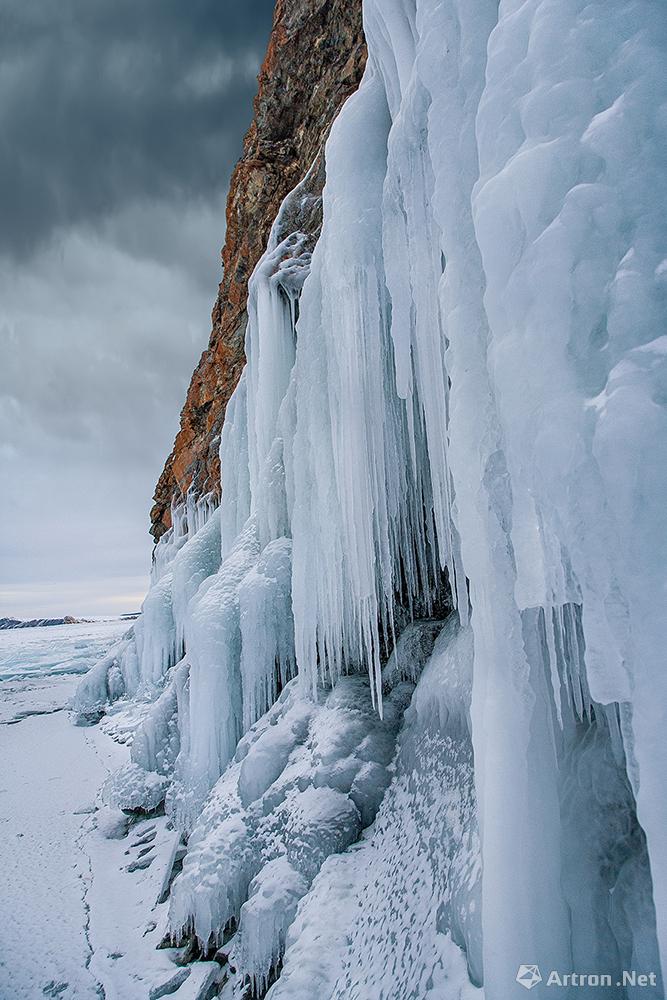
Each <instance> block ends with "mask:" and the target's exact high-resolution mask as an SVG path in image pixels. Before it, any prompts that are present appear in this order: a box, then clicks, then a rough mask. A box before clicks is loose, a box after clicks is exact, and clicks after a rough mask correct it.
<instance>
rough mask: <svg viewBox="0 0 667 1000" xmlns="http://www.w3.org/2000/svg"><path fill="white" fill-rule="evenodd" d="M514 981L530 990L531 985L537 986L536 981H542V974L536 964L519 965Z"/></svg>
mask: <svg viewBox="0 0 667 1000" xmlns="http://www.w3.org/2000/svg"><path fill="white" fill-rule="evenodd" d="M516 981H517V983H519V984H520V985H521V986H525V988H526V989H527V990H532V988H533V986H537V984H538V983H541V982H542V976H541V975H540V970H539V968H538V967H537V966H536V965H520V966H519V971H518V972H517V974H516Z"/></svg>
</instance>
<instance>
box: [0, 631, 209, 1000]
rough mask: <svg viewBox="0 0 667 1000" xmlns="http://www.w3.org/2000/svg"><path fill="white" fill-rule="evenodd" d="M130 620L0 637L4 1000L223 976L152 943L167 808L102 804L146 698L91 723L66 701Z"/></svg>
mask: <svg viewBox="0 0 667 1000" xmlns="http://www.w3.org/2000/svg"><path fill="white" fill-rule="evenodd" d="M127 628H128V623H127V622H119V621H114V622H97V623H91V624H86V625H74V626H57V627H50V628H35V629H21V630H19V631H17V632H7V633H2V634H0V760H1V761H2V767H1V769H0V871H1V872H2V879H3V885H2V891H1V892H0V1000H41V998H43V997H51V998H57V1000H93V998H98V1000H99V998H100V997H103V998H105V1000H148V998H149V996H151V995H160V988H161V987H164V986H165V985H166V984H168V983H169V984H170V987H169V992H170V993H171V994H172V995H176V996H177V997H178V1000H186V998H188V997H195V996H197V995H198V994H199V993H200V989H201V987H204V988H205V985H206V983H207V982H208V983H209V984H210V982H211V981H212V979H213V977H215V976H217V974H218V971H219V966H217V965H216V964H215V963H211V962H201V963H198V964H197V966H196V967H194V968H192V969H191V968H183V969H182V968H180V967H179V966H177V965H176V964H175V963H176V960H177V959H178V957H179V952H178V951H177V950H175V949H159V950H158V949H157V945H158V944H159V942H160V940H161V938H162V937H163V935H164V926H165V921H166V908H167V904H166V902H163V903H161V904H158V902H157V901H158V898H159V897H161V896H162V894H163V892H164V883H165V878H168V874H169V873H170V872H171V870H172V867H173V861H174V855H175V853H176V851H177V850H178V846H179V837H178V835H177V834H175V833H174V831H173V829H171V828H170V826H169V825H168V821H167V819H166V817H164V816H161V817H152V818H146V819H140V818H139V819H137V821H136V822H134V823H130V821H129V819H128V818H127V817H124V816H123V815H122V814H119V813H118V812H114V811H111V810H109V809H108V808H106V807H105V806H104V804H103V802H102V797H101V794H100V789H101V787H102V786H103V784H104V781H105V779H106V778H107V776H108V775H109V773H110V772H111V771H114V770H116V769H117V768H118V767H120V766H121V765H122V764H124V763H126V762H127V759H128V749H129V745H130V743H131V737H132V732H133V730H134V728H135V727H136V725H137V723H138V721H139V719H140V718H141V716H142V712H141V706H137V705H136V704H135V705H133V706H132V707H129V706H127V705H126V704H124V703H122V702H121V703H119V704H118V705H116V706H114V709H115V710H112V711H111V712H110V713H109V715H108V716H107V717H106V718H105V719H104V721H103V723H102V724H101V725H99V726H90V727H86V726H76V725H73V724H72V719H71V717H70V714H69V712H68V711H67V705H68V703H69V701H70V699H71V697H72V695H73V694H74V691H75V689H76V686H77V683H78V682H79V680H80V675H81V673H82V672H84V671H86V670H88V669H89V668H90V666H91V665H92V664H93V663H94V662H95V660H96V659H97V658H98V657H99V656H101V655H103V654H104V653H105V652H106V649H107V648H108V647H109V646H110V645H111V644H112V643H113V642H114V641H115V640H116V639H117V638H118V637H119V636H120V635H122V634H123V633H124V632H125V631H126V630H127ZM178 984H181V985H180V987H179V985H178ZM176 990H178V992H177V993H176V992H175V991H176Z"/></svg>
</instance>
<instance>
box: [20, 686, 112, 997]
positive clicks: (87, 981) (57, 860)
mask: <svg viewBox="0 0 667 1000" xmlns="http://www.w3.org/2000/svg"><path fill="white" fill-rule="evenodd" d="M69 687H70V691H71V688H72V687H73V682H72V681H71V680H70V684H69ZM66 692H67V685H64V684H63V683H62V682H58V683H57V693H58V698H59V699H60V698H62V696H63V695H65V694H66ZM3 693H4V692H3ZM125 753H126V751H125V750H124V748H122V747H120V746H119V745H118V744H115V743H113V742H112V741H111V740H110V739H108V737H106V736H105V735H104V734H103V733H101V732H100V731H98V730H97V729H82V728H76V727H74V726H72V725H71V723H70V721H69V719H68V716H67V712H65V711H62V710H60V711H56V712H53V713H52V714H46V715H33V716H31V717H30V718H26V719H24V720H23V721H21V722H19V723H17V724H14V725H12V724H7V723H4V724H2V725H0V759H1V760H2V777H0V831H1V833H0V869H1V870H2V873H3V875H2V877H3V887H2V904H1V909H2V919H1V920H0V998H1V1000H36V998H38V997H42V996H46V997H58V998H59V1000H70V998H75V997H76V1000H89V998H96V997H99V996H100V993H99V991H98V989H97V981H96V979H95V976H94V975H93V973H92V971H91V970H90V969H89V963H90V957H91V946H90V941H89V937H88V906H87V899H86V897H87V893H88V890H89V887H90V866H89V861H88V857H87V854H86V851H85V847H84V841H85V838H86V836H87V835H88V831H89V828H90V826H91V820H92V815H93V814H92V812H91V810H92V809H93V808H94V806H93V803H94V801H95V797H96V795H97V791H98V789H99V786H100V784H101V783H102V781H103V780H104V778H105V776H106V774H107V772H108V770H109V769H110V768H111V767H113V766H115V765H116V764H117V763H119V762H120V761H119V758H122V757H123V756H124V755H125Z"/></svg>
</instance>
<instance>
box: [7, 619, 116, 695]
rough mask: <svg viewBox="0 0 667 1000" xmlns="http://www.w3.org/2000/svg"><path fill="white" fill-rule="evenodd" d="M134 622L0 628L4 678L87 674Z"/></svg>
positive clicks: (114, 620) (15, 678) (98, 622)
mask: <svg viewBox="0 0 667 1000" xmlns="http://www.w3.org/2000/svg"><path fill="white" fill-rule="evenodd" d="M131 626H132V622H131V621H128V620H127V619H125V620H123V621H120V620H119V619H117V618H116V619H113V620H111V621H97V622H82V623H81V624H79V625H49V626H46V627H41V628H16V629H3V630H1V631H0V680H19V679H23V678H33V677H38V676H44V675H49V676H54V675H58V674H84V673H85V672H86V670H88V669H89V668H90V667H91V666H92V665H93V663H94V662H95V661H96V660H97V659H98V658H99V657H100V656H102V655H103V653H105V652H106V650H107V649H108V648H109V646H110V645H111V644H112V643H113V642H115V641H116V639H119V638H120V637H121V636H122V635H123V633H124V632H127V630H128V629H129V628H130V627H131Z"/></svg>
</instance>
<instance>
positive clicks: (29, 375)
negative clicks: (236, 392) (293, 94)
mask: <svg viewBox="0 0 667 1000" xmlns="http://www.w3.org/2000/svg"><path fill="white" fill-rule="evenodd" d="M272 7H273V3H272V0H254V2H253V3H252V4H245V5H243V4H236V3H232V2H231V0H192V2H190V3H188V4H182V3H181V2H180V0H143V2H142V3H141V4H136V3H135V2H134V0H96V2H95V3H94V4H91V3H90V0H62V2H60V3H58V4H45V3H44V2H43V0H4V2H3V4H2V7H1V8H0V80H2V87H1V88H0V135H2V142H0V468H1V470H2V488H1V489H0V525H2V527H1V529H0V617H2V616H4V615H14V616H17V617H25V618H28V617H40V616H43V615H65V614H72V615H75V616H78V615H102V614H115V613H122V612H129V611H133V610H136V609H137V608H138V606H139V604H140V603H141V600H142V599H143V596H144V593H145V590H146V585H147V579H148V570H149V565H150V554H151V547H152V541H151V538H150V536H149V534H148V513H149V510H150V507H151V502H152V501H151V498H152V495H153V490H154V487H155V483H156V481H157V477H158V476H159V473H160V471H161V469H162V465H163V463H164V460H165V458H166V456H167V454H168V452H169V450H170V448H171V444H172V442H173V438H174V435H175V433H176V431H177V429H178V418H179V413H180V409H181V406H182V404H183V401H184V398H185V391H186V388H187V384H188V382H189V379H190V375H191V373H192V369H193V367H194V364H195V363H196V359H197V357H198V355H199V353H200V352H201V350H202V349H203V348H204V346H205V344H206V341H207V338H208V333H209V330H210V312H211V306H212V304H213V300H214V297H215V291H216V286H217V282H218V280H219V266H220V265H219V249H220V246H221V244H222V241H223V238H224V199H225V194H226V188H227V184H228V180H229V175H230V173H231V169H232V167H233V164H234V162H235V161H236V159H237V158H238V155H239V153H240V149H241V141H242V136H243V133H244V131H245V129H246V127H247V126H248V124H249V122H250V118H251V115H252V98H253V95H254V93H255V89H256V74H257V70H258V66H259V62H260V60H261V57H262V54H263V51H264V49H265V46H266V41H267V38H268V32H269V29H270V22H271V12H272Z"/></svg>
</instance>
